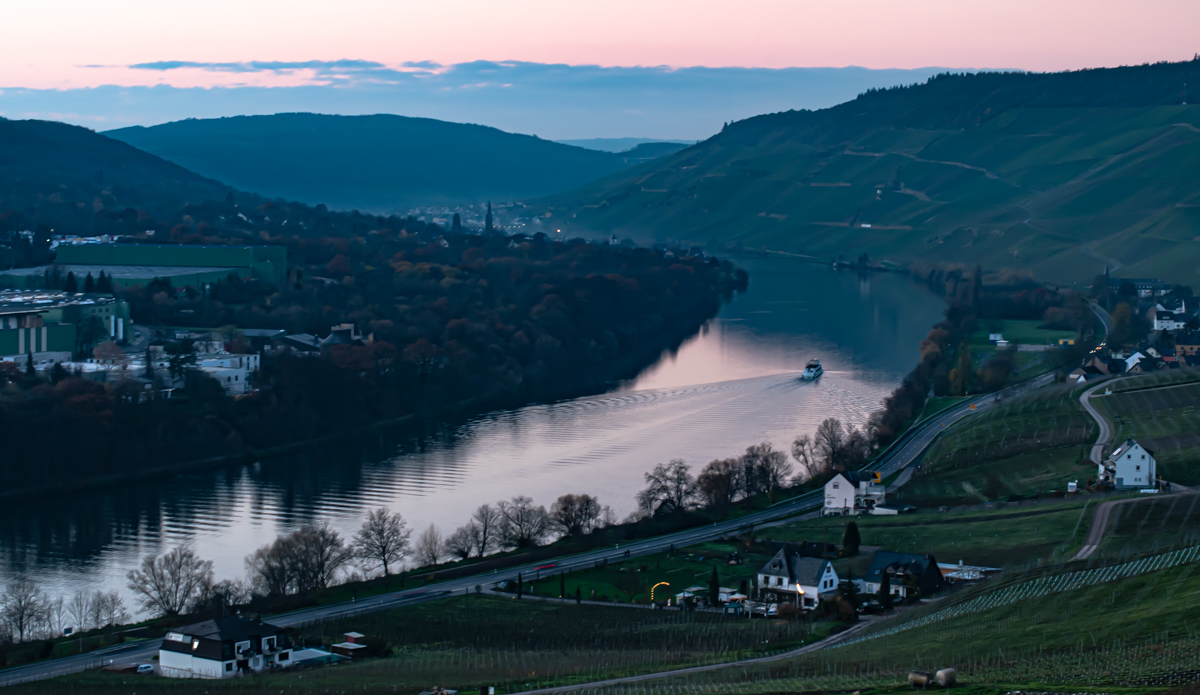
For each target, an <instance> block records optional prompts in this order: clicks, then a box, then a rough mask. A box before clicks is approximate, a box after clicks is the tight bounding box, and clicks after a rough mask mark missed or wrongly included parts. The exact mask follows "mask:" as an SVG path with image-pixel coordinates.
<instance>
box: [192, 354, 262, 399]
mask: <svg viewBox="0 0 1200 695" xmlns="http://www.w3.org/2000/svg"><path fill="white" fill-rule="evenodd" d="M259 359H260V358H259V356H258V355H253V354H249V355H236V354H225V355H221V356H220V357H210V358H207V359H202V360H200V361H199V362H197V363H196V366H197V367H199V368H200V370H201V371H203V372H204V373H205V374H208V375H209V376H211V377H212V378H214V379H216V380H217V382H218V383H220V384H221V388H223V389H225V392H226V393H228V394H229V395H231V396H240V395H242V394H244V393H246V392H247V391H249V390H250V383H249V382H250V375H251V374H253V373H255V372H257V371H258V367H259Z"/></svg>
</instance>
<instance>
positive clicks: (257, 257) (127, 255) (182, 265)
mask: <svg viewBox="0 0 1200 695" xmlns="http://www.w3.org/2000/svg"><path fill="white" fill-rule="evenodd" d="M52 268H56V269H57V271H58V273H59V274H60V275H61V276H66V274H67V273H74V274H75V277H76V278H77V279H78V280H79V281H82V280H83V278H85V277H87V275H88V273H91V275H92V277H99V276H100V272H101V271H103V272H104V273H105V274H106V275H108V276H109V277H111V278H112V281H113V284H114V285H115V286H117V287H128V286H131V285H133V286H140V285H144V284H146V283H148V282H150V281H152V280H154V279H155V278H167V279H170V281H171V284H172V285H174V286H175V287H187V286H192V287H198V286H201V285H204V284H207V283H215V282H220V281H222V280H224V279H226V278H228V277H229V276H230V274H233V275H236V276H237V277H239V278H259V279H262V280H267V281H270V282H282V281H284V280H286V279H287V249H286V248H285V247H283V246H224V245H215V244H210V245H191V244H72V245H61V246H59V247H58V248H57V256H56V258H55V263H54V266H37V267H34V268H13V269H11V270H6V271H3V272H0V287H17V288H30V287H39V286H41V285H42V284H43V278H44V277H45V275H46V274H47V272H48V271H51V269H52Z"/></svg>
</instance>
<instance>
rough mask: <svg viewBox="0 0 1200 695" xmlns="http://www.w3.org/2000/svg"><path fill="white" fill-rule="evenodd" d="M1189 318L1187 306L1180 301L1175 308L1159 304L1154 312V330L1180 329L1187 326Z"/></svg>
mask: <svg viewBox="0 0 1200 695" xmlns="http://www.w3.org/2000/svg"><path fill="white" fill-rule="evenodd" d="M1191 318H1192V317H1191V316H1189V315H1188V313H1187V306H1186V305H1185V304H1184V303H1182V302H1181V303H1179V305H1178V308H1177V309H1167V308H1165V307H1163V306H1162V305H1161V304H1160V305H1158V307H1157V308H1156V310H1155V312H1154V330H1156V331H1182V330H1184V329H1185V328H1187V325H1188V321H1190V320H1191Z"/></svg>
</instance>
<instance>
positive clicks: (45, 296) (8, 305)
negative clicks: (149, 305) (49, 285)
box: [0, 290, 117, 314]
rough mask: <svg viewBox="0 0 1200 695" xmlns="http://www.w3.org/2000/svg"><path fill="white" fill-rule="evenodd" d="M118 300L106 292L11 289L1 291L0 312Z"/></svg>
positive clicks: (107, 302)
mask: <svg viewBox="0 0 1200 695" xmlns="http://www.w3.org/2000/svg"><path fill="white" fill-rule="evenodd" d="M116 302H117V300H116V299H114V298H113V297H112V296H110V295H106V294H84V293H82V292H61V291H58V290H11V291H4V292H0V314H29V313H35V312H37V313H40V312H43V311H50V310H51V309H58V308H60V307H64V306H98V305H105V304H115V303H116Z"/></svg>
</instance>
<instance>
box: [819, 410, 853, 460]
mask: <svg viewBox="0 0 1200 695" xmlns="http://www.w3.org/2000/svg"><path fill="white" fill-rule="evenodd" d="M845 445H846V431H845V430H844V429H843V428H842V421H841V420H838V419H837V418H833V417H831V418H825V420H824V421H823V422H821V424H819V425H817V431H816V433H815V434H814V435H813V448H814V450H815V451H816V452H817V456H819V457H820V458H821V464H822V466H824V468H825V469H826V470H837V469H838V467H839V466H840V465H841V462H842V457H843V452H844V449H845Z"/></svg>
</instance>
